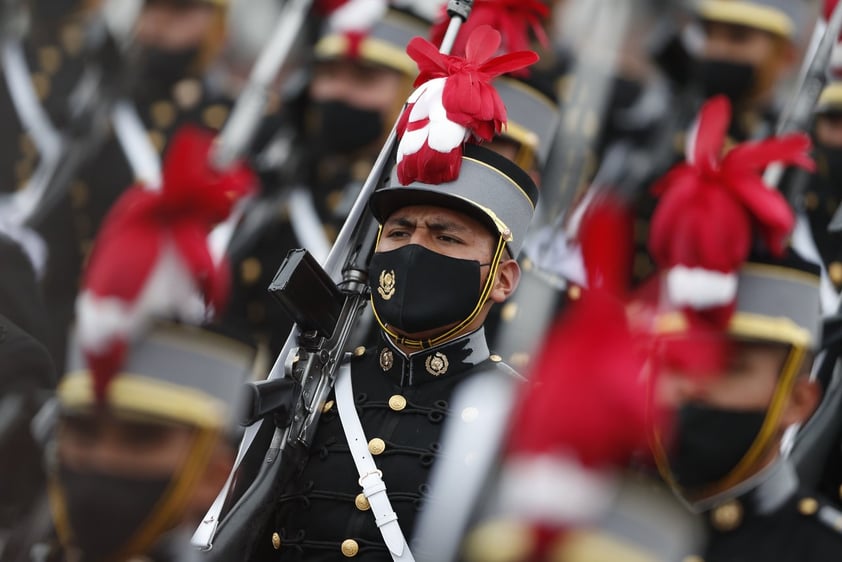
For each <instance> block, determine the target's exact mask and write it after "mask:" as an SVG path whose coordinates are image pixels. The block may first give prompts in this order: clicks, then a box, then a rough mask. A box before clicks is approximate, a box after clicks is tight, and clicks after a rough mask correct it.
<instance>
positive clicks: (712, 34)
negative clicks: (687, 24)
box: [703, 21, 776, 66]
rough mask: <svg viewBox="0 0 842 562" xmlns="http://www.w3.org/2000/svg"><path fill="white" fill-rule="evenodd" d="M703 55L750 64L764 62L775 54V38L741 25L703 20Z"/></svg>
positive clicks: (756, 64)
mask: <svg viewBox="0 0 842 562" xmlns="http://www.w3.org/2000/svg"><path fill="white" fill-rule="evenodd" d="M703 28H704V32H705V44H704V51H703V56H704V57H705V58H708V59H724V60H730V61H734V62H743V63H748V64H751V65H752V66H759V65H761V64H764V63H765V62H766V61H767V60H769V59H770V58H771V57H772V56H773V55H774V54H775V50H776V47H775V44H776V41H775V38H774V36H772V35H771V34H770V33H768V32H766V31H762V30H759V29H753V28H751V27H746V26H743V25H734V24H730V23H722V22H711V21H708V22H704V24H703Z"/></svg>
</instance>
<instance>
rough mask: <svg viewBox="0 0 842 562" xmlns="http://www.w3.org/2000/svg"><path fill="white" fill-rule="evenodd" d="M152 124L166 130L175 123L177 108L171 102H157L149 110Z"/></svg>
mask: <svg viewBox="0 0 842 562" xmlns="http://www.w3.org/2000/svg"><path fill="white" fill-rule="evenodd" d="M149 113H150V115H151V116H152V122H153V123H154V124H155V126H156V127H158V128H160V129H166V128H168V127H169V126H171V125H172V124H173V122H174V121H175V116H176V112H175V106H174V105H173V104H172V102H169V101H157V102H155V103H153V104H152V107H150V108H149Z"/></svg>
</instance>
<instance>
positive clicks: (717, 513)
mask: <svg viewBox="0 0 842 562" xmlns="http://www.w3.org/2000/svg"><path fill="white" fill-rule="evenodd" d="M710 520H711V523H713V526H714V527H715V528H716V529H717V530H719V531H733V530H734V529H736V528H737V527H739V526H740V523H742V521H743V506H742V505H740V503H739V502H737V501H730V502H728V503H725V504H723V505H720V506H719V507H717V508H716V509H714V510H713V512H712V513H711V514H710Z"/></svg>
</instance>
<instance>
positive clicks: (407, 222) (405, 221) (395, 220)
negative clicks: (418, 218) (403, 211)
mask: <svg viewBox="0 0 842 562" xmlns="http://www.w3.org/2000/svg"><path fill="white" fill-rule="evenodd" d="M383 226H384V227H385V226H400V227H403V228H415V221H414V220H411V219H409V218H408V217H406V216H399V217H392V218H390V219H388V220H387V221H386V224H384V225H383Z"/></svg>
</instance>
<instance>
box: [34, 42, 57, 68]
mask: <svg viewBox="0 0 842 562" xmlns="http://www.w3.org/2000/svg"><path fill="white" fill-rule="evenodd" d="M38 64H39V65H41V68H42V69H44V71H46V72H47V73H48V74H55V73H56V71H57V70H58V69H59V68H60V67H61V51H59V50H58V48H57V47H52V46H49V45H48V46H46V47H42V48H40V49H38Z"/></svg>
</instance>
